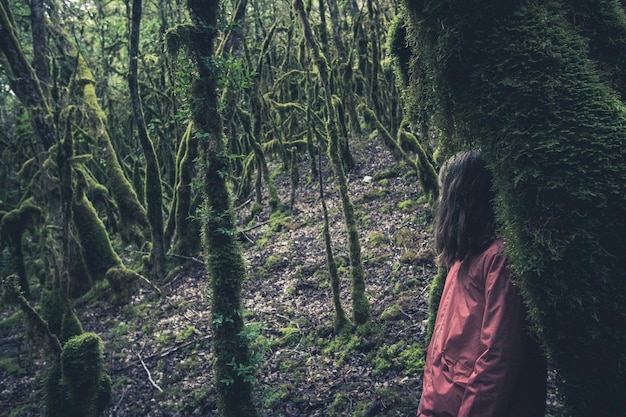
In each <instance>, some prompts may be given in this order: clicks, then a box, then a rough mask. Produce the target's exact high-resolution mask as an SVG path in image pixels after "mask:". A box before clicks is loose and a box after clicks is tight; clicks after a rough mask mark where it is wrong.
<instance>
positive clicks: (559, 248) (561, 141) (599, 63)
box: [404, 0, 626, 416]
mask: <svg viewBox="0 0 626 417" xmlns="http://www.w3.org/2000/svg"><path fill="white" fill-rule="evenodd" d="M404 4H405V7H406V10H407V16H408V22H409V24H408V26H407V30H408V38H409V40H410V41H411V45H412V47H413V48H414V49H413V51H412V52H413V56H414V57H419V62H418V59H415V60H414V61H413V65H416V66H417V67H416V68H415V69H416V71H421V70H423V71H424V74H425V77H424V78H423V79H425V80H428V82H429V83H430V85H431V86H433V87H435V89H434V91H437V93H438V95H437V97H435V98H434V101H433V102H435V103H437V106H436V107H433V108H434V109H436V110H437V112H438V116H437V117H435V119H438V120H439V128H440V129H441V131H444V132H446V133H447V134H448V136H447V137H446V138H445V139H446V141H447V143H448V144H451V147H452V148H454V147H459V146H480V147H482V149H483V152H484V154H485V157H486V158H487V160H488V162H489V165H490V167H491V169H492V170H493V173H494V179H495V189H496V191H497V194H498V198H497V213H498V218H499V220H500V222H501V224H502V232H503V234H504V236H505V238H506V240H507V252H508V254H509V256H510V257H511V260H512V263H513V266H514V269H515V272H516V276H517V277H518V278H519V282H520V287H521V289H522V291H523V294H524V297H525V299H526V301H527V303H528V305H529V310H530V314H531V318H532V321H533V323H534V331H535V334H536V335H537V336H538V337H539V338H540V340H541V342H542V343H543V346H544V347H545V349H546V352H547V354H548V356H549V358H550V359H551V361H552V363H553V364H554V365H555V366H556V367H557V368H558V371H559V375H560V377H561V379H562V382H563V383H562V392H563V393H564V394H565V397H566V405H567V406H568V409H569V412H570V414H571V415H573V416H586V415H591V414H593V415H619V414H621V413H623V410H624V409H625V408H626V402H625V400H624V396H623V395H621V394H620V389H621V387H622V386H624V385H626V370H625V368H624V367H625V364H626V335H624V332H623V329H624V328H625V327H626V276H625V271H626V269H625V268H626V257H624V253H626V241H624V239H623V238H622V236H624V234H625V233H626V222H624V218H626V217H625V216H626V193H624V184H625V183H626V158H625V154H624V149H626V146H625V145H626V133H625V131H624V125H625V123H626V107H625V106H624V104H623V102H622V101H621V100H620V96H621V91H620V90H621V87H620V79H619V76H615V74H618V73H619V71H620V70H619V69H618V67H616V66H614V65H612V64H611V65H607V64H608V63H609V62H611V61H613V62H614V61H615V60H616V59H617V60H619V59H620V58H616V57H615V56H609V55H610V54H607V52H606V51H607V49H606V48H608V49H611V48H617V49H616V50H620V51H621V50H622V49H621V47H620V45H623V44H624V41H626V37H625V36H624V31H623V29H624V22H626V20H625V15H624V10H623V8H622V7H621V6H620V4H619V2H617V1H612V0H607V1H594V2H590V3H589V4H586V6H585V7H582V6H581V7H579V6H580V4H579V2H569V3H565V2H560V1H547V2H536V1H531V2H515V1H513V2H495V1H488V2H478V1H469V2H467V1H453V2H438V1H420V2H410V1H405V2H404ZM587 5H588V6H589V7H587ZM598 11H601V12H602V13H597V12H598ZM607 22H612V23H611V25H609V26H615V25H617V27H618V29H619V30H616V31H612V32H611V33H612V35H611V36H612V37H614V38H615V41H612V43H611V44H610V45H606V44H604V43H603V42H599V40H600V39H606V32H605V31H604V30H605V29H606V27H607V26H606V23H607ZM622 55H623V54H622ZM609 67H611V68H612V70H610V71H609V70H607V68H609ZM414 91H415V90H414Z"/></svg>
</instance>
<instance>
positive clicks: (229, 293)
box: [187, 0, 258, 417]
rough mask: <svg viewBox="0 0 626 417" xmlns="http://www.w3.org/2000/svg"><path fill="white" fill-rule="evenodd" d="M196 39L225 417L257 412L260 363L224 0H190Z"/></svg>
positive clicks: (217, 366)
mask: <svg viewBox="0 0 626 417" xmlns="http://www.w3.org/2000/svg"><path fill="white" fill-rule="evenodd" d="M187 7H188V8H189V12H190V17H191V21H192V22H193V24H194V26H195V27H194V32H195V36H194V38H195V39H189V49H190V52H191V54H192V56H194V57H195V64H196V69H197V71H198V77H197V78H196V79H195V80H194V81H193V87H192V93H191V94H192V99H191V103H192V104H191V113H192V118H193V121H194V124H195V127H196V130H197V131H198V141H199V148H200V159H201V160H202V164H203V191H204V198H205V203H204V210H205V211H204V218H203V222H204V224H203V243H204V253H205V257H206V262H207V269H208V272H209V273H210V275H211V290H212V298H211V309H212V316H213V320H212V323H213V324H212V326H213V332H214V337H213V346H214V355H215V362H214V370H215V384H216V388H217V402H218V412H219V415H220V416H221V417H256V416H257V415H258V413H257V411H256V408H255V406H254V403H253V401H252V382H253V380H254V373H255V365H254V364H253V363H251V357H250V350H249V346H248V340H247V339H246V337H245V336H244V334H243V332H244V330H245V327H244V322H243V317H242V312H241V308H242V301H241V286H242V282H243V280H244V278H245V275H246V269H245V265H244V262H243V256H242V254H241V248H240V247H239V242H238V241H237V233H236V227H235V224H234V218H233V214H232V204H231V200H230V195H229V191H228V187H227V185H226V175H227V172H228V170H227V169H228V155H227V154H226V152H227V151H226V149H225V144H224V137H223V132H222V123H221V118H220V114H219V112H218V102H217V101H218V99H217V91H216V88H217V78H218V76H217V75H218V74H216V73H215V70H216V66H215V65H213V64H212V63H211V62H212V60H214V59H215V56H214V55H215V46H214V43H215V41H216V36H217V33H216V28H217V18H218V13H219V1H218V0H188V1H187Z"/></svg>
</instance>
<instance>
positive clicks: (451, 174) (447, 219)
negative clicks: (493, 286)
mask: <svg viewBox="0 0 626 417" xmlns="http://www.w3.org/2000/svg"><path fill="white" fill-rule="evenodd" d="M439 183H440V186H441V189H440V190H439V195H440V197H441V198H440V200H439V203H438V205H437V211H436V216H435V246H436V248H437V255H438V256H437V259H438V261H439V263H440V264H443V265H446V266H448V267H449V266H450V265H452V264H453V263H454V262H455V261H457V260H462V259H463V258H465V256H467V254H469V253H480V252H481V251H482V250H484V249H486V246H487V245H488V244H490V243H491V242H492V241H493V240H494V239H495V229H496V226H495V216H494V212H493V198H494V195H493V191H492V179H491V172H490V171H489V170H488V169H487V167H486V165H485V161H484V160H483V158H482V156H481V154H480V152H479V151H476V150H472V151H466V152H460V153H458V154H456V155H454V156H453V157H452V158H450V159H448V160H447V161H446V162H445V163H444V164H443V166H442V167H441V169H440V171H439Z"/></svg>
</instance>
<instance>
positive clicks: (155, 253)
mask: <svg viewBox="0 0 626 417" xmlns="http://www.w3.org/2000/svg"><path fill="white" fill-rule="evenodd" d="M141 15H142V4H141V0H133V5H132V21H131V22H132V23H131V36H130V47H129V59H130V64H129V74H128V86H129V89H130V95H131V103H132V109H133V117H134V119H135V124H136V125H137V133H138V135H139V142H140V143H141V147H142V148H143V153H144V157H145V159H146V178H145V187H144V192H145V201H146V215H147V217H148V223H149V224H150V236H151V241H152V247H151V248H150V267H151V269H152V275H153V276H154V277H155V278H157V279H159V278H162V277H163V276H164V274H165V238H164V236H163V232H164V230H163V187H162V186H161V169H160V168H159V160H158V159H157V155H156V152H155V150H154V144H153V142H152V139H150V136H149V135H148V130H147V129H146V121H145V118H144V114H143V108H142V104H141V98H140V97H139V82H138V79H137V69H138V59H139V57H138V55H139V28H140V27H141Z"/></svg>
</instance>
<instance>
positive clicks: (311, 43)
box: [293, 0, 371, 326]
mask: <svg viewBox="0 0 626 417" xmlns="http://www.w3.org/2000/svg"><path fill="white" fill-rule="evenodd" d="M293 4H294V8H295V11H296V13H297V14H298V16H299V18H300V20H301V22H302V26H303V29H304V37H305V39H306V42H307V45H308V47H309V49H310V51H311V55H312V59H313V62H314V64H315V67H316V68H317V71H318V72H319V76H320V81H321V83H322V85H323V88H324V97H325V102H326V114H327V120H326V140H327V143H328V154H329V155H330V160H331V162H332V166H333V171H334V173H335V176H336V179H337V183H338V186H337V188H338V190H339V195H340V197H341V206H342V209H343V216H344V221H345V226H346V231H347V234H348V250H349V258H350V273H351V277H352V280H351V282H352V291H351V296H352V319H353V322H354V324H355V325H357V326H361V325H365V324H367V323H368V322H369V321H370V320H371V313H370V306H369V301H368V299H367V295H366V294H365V272H364V269H363V262H362V260H361V242H360V240H359V231H358V228H357V225H356V219H355V216H354V206H353V204H352V201H351V200H350V196H349V194H348V184H347V180H346V176H345V173H344V168H343V161H342V159H341V158H340V154H339V131H338V129H337V120H336V116H335V110H334V107H333V100H332V90H331V85H330V73H329V67H328V63H327V61H326V58H325V57H324V56H323V55H322V53H321V51H320V49H319V46H318V44H317V41H316V40H315V38H314V35H313V31H312V29H311V25H310V23H309V20H308V16H307V14H306V11H305V9H304V4H303V3H302V0H294V3H293Z"/></svg>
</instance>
